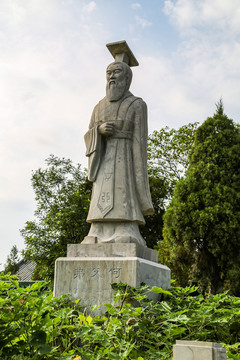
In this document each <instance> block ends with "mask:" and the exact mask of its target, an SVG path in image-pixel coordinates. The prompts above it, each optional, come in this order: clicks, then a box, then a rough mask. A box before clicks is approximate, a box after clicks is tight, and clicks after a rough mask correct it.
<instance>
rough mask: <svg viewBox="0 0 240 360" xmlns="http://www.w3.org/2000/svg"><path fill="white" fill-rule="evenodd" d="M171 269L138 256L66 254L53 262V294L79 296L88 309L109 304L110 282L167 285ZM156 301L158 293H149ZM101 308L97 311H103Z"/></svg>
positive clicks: (111, 291)
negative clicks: (66, 255)
mask: <svg viewBox="0 0 240 360" xmlns="http://www.w3.org/2000/svg"><path fill="white" fill-rule="evenodd" d="M170 280H171V275H170V270H169V268H168V267H167V266H164V265H159V264H157V263H154V262H152V261H148V260H145V259H141V258H137V257H125V258H121V257H92V258H91V257H86V258H78V257H67V258H59V259H57V260H56V263H55V279H54V296H60V295H62V294H70V297H71V299H72V300H76V299H80V304H81V305H82V306H85V307H87V308H89V307H91V306H93V305H100V304H104V303H112V304H113V300H114V291H113V290H112V288H111V284H112V283H120V282H126V283H127V284H129V285H130V286H134V287H138V286H140V285H141V283H142V282H144V283H146V284H148V285H149V286H159V287H162V288H163V289H168V288H170ZM151 297H152V298H153V299H154V300H156V299H157V297H158V294H154V293H152V294H151ZM105 310H106V309H105V307H104V306H103V307H100V308H99V310H98V311H97V314H103V313H104V312H105Z"/></svg>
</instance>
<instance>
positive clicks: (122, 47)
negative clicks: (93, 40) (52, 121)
mask: <svg viewBox="0 0 240 360" xmlns="http://www.w3.org/2000/svg"><path fill="white" fill-rule="evenodd" d="M106 46H107V48H108V50H109V51H110V53H111V54H112V56H113V57H114V59H115V61H120V62H125V63H126V64H127V65H129V66H138V65H139V64H138V61H137V59H136V58H135V56H134V55H133V53H132V51H131V49H130V48H129V46H128V44H127V42H126V41H125V40H122V41H117V42H113V43H109V44H107V45H106Z"/></svg>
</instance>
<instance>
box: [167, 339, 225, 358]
mask: <svg viewBox="0 0 240 360" xmlns="http://www.w3.org/2000/svg"><path fill="white" fill-rule="evenodd" d="M226 359H227V352H226V349H224V348H223V347H222V345H221V344H219V343H213V342H204V341H187V340H177V341H176V345H174V346H173V360H226Z"/></svg>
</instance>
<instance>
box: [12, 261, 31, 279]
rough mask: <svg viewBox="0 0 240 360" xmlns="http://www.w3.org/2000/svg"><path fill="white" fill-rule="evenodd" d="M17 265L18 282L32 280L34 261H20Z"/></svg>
mask: <svg viewBox="0 0 240 360" xmlns="http://www.w3.org/2000/svg"><path fill="white" fill-rule="evenodd" d="M18 265H19V269H18V272H17V275H19V281H30V280H32V275H33V271H34V269H35V267H36V263H35V261H29V260H21V261H20V262H19V264H18Z"/></svg>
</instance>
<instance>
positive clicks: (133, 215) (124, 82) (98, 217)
mask: <svg viewBox="0 0 240 360" xmlns="http://www.w3.org/2000/svg"><path fill="white" fill-rule="evenodd" d="M106 75H107V85H106V97H104V98H103V99H102V100H101V101H100V102H99V103H98V104H97V105H96V106H95V108H94V110H93V114H92V117H91V121H90V125H89V131H88V132H87V133H86V134H85V137H84V138H85V143H86V148H87V152H86V156H88V159H89V168H88V178H89V180H90V181H92V182H93V189H92V198H91V203H90V208H89V213H88V217H87V222H89V223H91V228H90V231H89V234H88V236H86V237H85V239H84V240H83V243H126V242H127V243H132V242H133V243H138V244H140V245H143V246H146V243H145V241H144V239H143V238H142V236H141V234H140V232H139V225H142V224H145V220H144V216H145V215H151V214H153V212H154V210H153V206H152V201H151V195H150V190H149V182H148V173H147V107H146V104H145V102H144V101H143V100H142V99H141V98H138V97H135V96H133V95H132V94H131V92H130V91H129V87H130V84H131V80H132V70H131V69H130V67H129V66H128V65H127V64H126V63H124V62H114V63H112V64H110V65H109V66H108V67H107V72H106Z"/></svg>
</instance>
